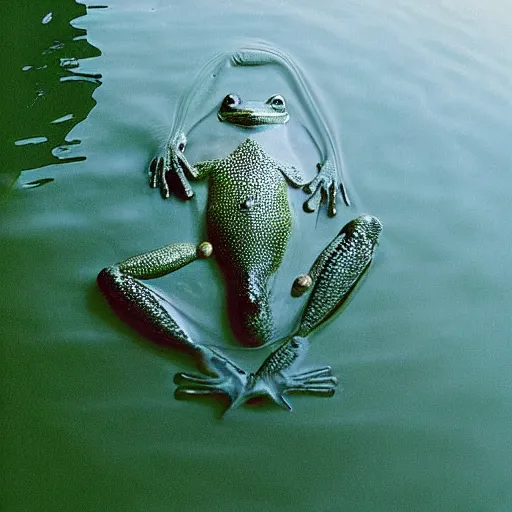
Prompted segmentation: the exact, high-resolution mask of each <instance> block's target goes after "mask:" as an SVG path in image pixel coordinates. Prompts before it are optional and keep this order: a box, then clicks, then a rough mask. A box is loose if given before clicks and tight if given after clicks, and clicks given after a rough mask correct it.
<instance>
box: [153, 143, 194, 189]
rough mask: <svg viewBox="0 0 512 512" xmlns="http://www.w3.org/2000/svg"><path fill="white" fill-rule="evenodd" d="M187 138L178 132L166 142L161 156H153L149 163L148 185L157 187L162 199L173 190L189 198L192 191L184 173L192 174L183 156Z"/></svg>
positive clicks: (192, 169) (190, 167) (192, 171)
mask: <svg viewBox="0 0 512 512" xmlns="http://www.w3.org/2000/svg"><path fill="white" fill-rule="evenodd" d="M186 145H187V138H186V136H185V134H184V133H178V134H176V135H175V136H174V137H172V139H171V140H170V141H169V143H168V144H167V147H166V148H165V152H164V155H163V156H157V157H155V158H153V160H152V161H151V163H150V165H149V186H150V187H151V188H159V189H160V193H161V195H162V198H163V199H168V198H169V197H170V195H171V188H172V189H173V192H175V193H177V194H179V195H181V196H183V197H184V198H185V199H190V198H191V197H193V195H194V191H193V190H192V187H191V186H190V183H189V182H188V179H187V177H186V175H185V174H188V175H189V176H194V175H195V171H194V168H193V167H192V166H191V165H190V164H189V162H188V160H187V157H186V156H185V153H184V151H185V147H186Z"/></svg>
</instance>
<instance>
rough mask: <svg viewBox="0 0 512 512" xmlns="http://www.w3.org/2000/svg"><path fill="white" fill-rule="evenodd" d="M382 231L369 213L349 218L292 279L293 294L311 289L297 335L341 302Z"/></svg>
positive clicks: (365, 266) (361, 272) (305, 332)
mask: <svg viewBox="0 0 512 512" xmlns="http://www.w3.org/2000/svg"><path fill="white" fill-rule="evenodd" d="M381 231H382V224H381V223H380V221H379V220H378V219H377V218H376V217H373V216H371V215H361V216H359V217H357V218H355V219H353V220H351V221H350V222H348V223H347V224H346V225H345V226H344V227H343V228H342V229H341V231H340V232H339V234H338V235H337V236H336V237H335V238H334V240H333V241H332V242H331V243H330V244H329V245H328V246H327V247H326V248H325V249H324V250H323V251H322V253H321V254H320V256H318V258H317V259H316V261H315V262H314V264H313V266H312V267H311V269H310V270H309V272H308V274H304V275H302V276H299V277H298V278H297V279H296V280H295V282H294V286H293V289H292V295H295V296H299V295H302V293H304V292H305V291H306V290H308V289H309V288H311V289H312V291H311V294H310V296H309V299H308V302H307V304H306V307H305V309H304V313H303V314H302V318H301V322H300V327H299V329H298V331H297V334H298V335H299V336H308V335H309V334H310V333H311V332H312V331H313V330H314V329H316V328H317V327H319V326H320V325H322V324H323V323H324V322H325V321H326V320H328V319H329V318H330V317H331V316H332V315H333V314H334V313H335V312H336V311H337V310H338V309H339V308H340V307H341V306H342V305H343V303H344V302H345V301H346V299H347V298H348V296H349V295H350V294H351V292H352V291H353V290H354V288H355V287H356V285H357V283H358V282H359V281H360V279H361V277H362V276H363V275H364V273H365V272H366V270H367V269H368V267H369V266H370V263H371V261H372V259H373V253H374V250H375V247H376V245H377V243H378V239H379V236H380V233H381Z"/></svg>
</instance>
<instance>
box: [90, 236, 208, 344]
mask: <svg viewBox="0 0 512 512" xmlns="http://www.w3.org/2000/svg"><path fill="white" fill-rule="evenodd" d="M212 250H213V249H212V246H211V244H210V243H208V242H203V243H202V244H200V245H198V246H196V245H194V244H186V243H177V244H169V245H166V246H164V247H160V248H159V249H155V250H153V251H150V252H146V253H143V254H139V255H137V256H133V257H131V258H128V259H126V260H124V261H122V262H120V263H117V264H115V265H112V266H110V267H108V268H104V269H103V270H102V271H101V272H100V273H99V274H98V278H97V281H98V286H99V288H100V290H101V291H102V292H103V294H104V295H105V297H106V298H107V300H108V302H109V304H110V306H111V307H112V309H113V310H114V311H115V312H116V313H117V314H118V315H119V316H120V317H121V318H122V319H123V320H125V321H126V322H127V323H129V324H131V325H132V326H133V327H135V328H136V329H137V330H140V331H142V332H143V334H145V335H147V336H148V337H150V338H151V339H152V340H153V341H155V342H156V343H158V344H163V345H170V346H177V347H179V348H182V349H185V350H195V349H196V347H197V344H196V343H195V342H193V341H192V340H191V338H190V337H189V336H188V334H187V333H186V332H185V331H184V329H183V328H182V327H180V326H179V325H178V323H177V322H176V320H174V318H172V316H171V314H170V313H169V312H168V310H167V308H166V307H165V303H168V301H167V300H166V299H164V298H163V297H161V296H159V295H158V294H156V293H155V292H154V291H153V290H151V289H150V288H149V287H148V286H146V285H145V284H144V283H143V282H141V280H142V279H155V278H157V277H161V276H164V275H166V274H169V273H171V272H174V271H176V270H178V269H179V268H181V267H183V266H185V265H188V264H189V263H191V262H192V261H195V260H196V259H198V258H207V257H209V256H210V255H211V254H212Z"/></svg>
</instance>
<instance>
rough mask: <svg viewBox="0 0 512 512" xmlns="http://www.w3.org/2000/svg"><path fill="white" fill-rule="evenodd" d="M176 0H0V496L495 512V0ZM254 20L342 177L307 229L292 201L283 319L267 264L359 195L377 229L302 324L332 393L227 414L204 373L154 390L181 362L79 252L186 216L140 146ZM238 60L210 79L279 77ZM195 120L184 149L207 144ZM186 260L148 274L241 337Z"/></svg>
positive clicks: (105, 254) (501, 342)
mask: <svg viewBox="0 0 512 512" xmlns="http://www.w3.org/2000/svg"><path fill="white" fill-rule="evenodd" d="M172 3H174V4H176V3H177V2H164V1H160V0H154V2H151V3H144V2H135V1H133V0H124V1H120V0H113V1H112V2H110V3H109V4H108V8H102V9H99V8H88V9H86V8H85V6H83V5H80V4H75V3H74V2H72V1H71V0H68V1H60V2H57V1H56V0H53V1H50V0H45V1H44V2H43V1H41V2H32V3H29V2H17V3H16V4H14V3H13V4H12V5H10V4H3V5H2V7H0V12H1V13H2V16H1V17H0V18H1V20H2V21H1V22H0V23H1V24H2V29H3V34H4V36H5V40H6V47H5V48H4V52H3V53H4V57H7V59H5V60H3V61H2V62H3V63H2V72H3V76H4V80H3V85H4V92H3V94H2V112H3V116H2V117H3V124H4V132H3V133H4V136H3V138H2V140H3V144H2V160H0V163H1V165H2V168H1V169H0V171H1V176H2V181H1V183H2V198H3V199H2V203H1V206H0V208H1V216H2V222H1V225H0V247H1V253H0V255H1V263H2V269H3V271H2V276H3V277H2V282H3V286H2V294H1V296H0V314H1V323H0V339H1V347H2V357H1V361H2V362H1V372H0V375H1V379H2V380H1V390H2V391H1V403H2V423H1V435H0V443H1V444H0V453H1V456H0V457H1V459H0V460H1V465H0V468H1V477H2V484H1V491H0V492H1V496H0V503H1V509H2V511H3V510H5V511H6V512H35V511H42V512H60V511H63V512H64V511H66V512H67V511H69V510H79V511H81V512H82V511H87V512H89V511H90V512H93V511H94V512H98V511H109V512H114V511H123V512H132V511H133V512H135V511H137V512H138V511H144V512H146V511H149V512H157V511H158V512H161V511H168V510H169V511H172V510H186V511H199V510H219V511H231V510H233V511H235V510H236V511H240V510H271V511H273V510H276V511H277V510H290V511H303V510H304V511H306V510H319V511H338V510H343V511H351V512H352V511H357V512H359V511H372V512H374V511H378V512H380V511H383V512H388V511H389V512H391V511H393V512H395V511H399V512H402V511H415V512H416V511H429V512H430V511H443V512H444V511H446V512H448V511H449V512H453V511H460V512H473V511H485V512H487V511H493V512H494V511H499V512H502V511H503V512H508V511H509V510H511V508H512V492H511V488H512V486H511V483H512V469H511V468H512V439H511V434H510V424H511V420H512V377H511V370H510V369H511V367H512V348H511V341H510V333H511V327H512V320H511V315H510V291H509V290H510V285H511V283H512V265H511V263H512V261H511V257H510V250H509V249H507V247H508V240H509V239H510V238H511V235H512V227H511V226H512V224H511V222H510V212H511V209H510V191H511V190H512V187H511V185H512V179H511V177H510V169H511V167H512V150H511V149H510V148H511V146H510V140H511V136H512V102H511V100H510V84H511V81H512V72H511V71H510V70H511V69H512V51H511V50H510V48H512V45H511V36H510V34H511V33H512V22H511V21H510V20H511V19H512V18H511V13H512V5H511V4H510V2H508V1H507V2H505V1H498V0H491V1H490V2H487V3H486V4H485V5H484V4H483V3H482V2H476V1H473V0H469V1H464V2H463V1H462V0H446V1H441V0H435V1H433V2H430V3H428V5H427V4H425V3H424V2H413V1H412V0H391V1H390V2H386V3H383V2H379V1H378V0H363V1H358V2H355V1H347V2H323V1H319V2H315V3H314V4H311V3H309V2H306V1H305V0H303V1H299V2H287V1H283V2H270V1H260V2H253V1H250V0H239V1H237V2H220V3H217V4H209V3H207V2H201V1H190V2H181V3H180V4H179V6H176V5H169V4H172ZM50 12H51V13H52V17H51V20H49V21H48V17H46V19H45V15H47V14H48V13H50ZM43 19H45V21H47V23H42V21H43ZM71 20H74V21H71ZM253 40H265V41H268V42H271V43H272V44H274V45H275V46H277V47H280V48H282V49H284V50H286V51H287V52H288V53H290V54H291V55H292V56H293V57H294V58H295V60H296V61H297V62H298V63H299V65H300V67H301V68H302V70H303V72H304V74H305V75H306V77H307V78H308V80H309V81H310V82H311V83H312V84H313V85H314V92H315V94H316V96H317V97H318V98H319V99H320V102H321V104H322V106H323V108H324V109H325V110H326V112H328V117H329V122H330V124H331V125H332V126H333V127H335V130H336V134H337V137H338V138H339V141H340V142H341V145H342V148H343V152H344V155H343V156H344V160H345V163H346V176H347V186H348V191H349V193H350V194H351V197H352V200H353V202H354V206H353V207H351V208H350V209H347V208H344V209H343V208H341V206H340V212H339V215H338V217H337V218H336V219H335V220H332V221H331V220H329V219H326V218H324V217H322V216H321V217H320V218H319V219H318V226H317V229H316V230H314V231H313V228H314V225H315V222H316V219H314V220H313V221H311V219H309V220H308V219H303V217H302V216H301V215H300V214H297V219H296V220H297V226H298V233H297V239H296V243H297V244H300V243H301V242H306V243H305V244H304V245H305V248H304V249H303V250H302V251H301V250H300V249H298V248H297V246H296V247H295V249H292V257H291V261H290V262H289V264H287V266H286V268H285V269H284V270H283V272H282V273H281V274H280V275H279V276H278V278H277V279H276V282H275V284H274V292H275V296H276V297H277V298H276V300H275V304H274V305H275V307H276V311H277V317H278V328H279V329H281V330H282V331H283V332H284V331H286V329H287V326H289V325H290V324H292V323H293V320H294V315H296V306H295V303H292V301H291V299H289V298H287V289H285V287H286V286H288V284H289V283H290V282H291V278H292V277H293V276H294V275H295V274H296V270H298V269H299V268H300V267H302V268H303V269H304V268H307V266H308V265H309V264H310V263H311V261H312V258H314V254H315V251H317V250H318V244H320V246H321V245H322V244H323V243H324V242H325V240H326V239H327V238H328V237H329V236H331V234H332V233H334V232H336V231H337V230H338V228H339V227H340V226H341V225H342V224H344V223H345V222H346V221H347V220H348V219H350V218H353V217H355V216H356V215H358V214H359V213H361V212H368V213H371V214H373V215H376V216H378V217H379V218H380V219H381V220H382V222H383V224H384V232H383V237H382V241H381V244H380V246H379V248H378V252H377V256H376V259H375V263H374V265H373V267H372V268H371V270H370V273H369V275H368V277H367V278H366V279H365V281H364V283H363V285H362V286H361V287H360V289H359V290H358V291H357V294H356V295H355V296H354V298H353V299H352V301H351V302H350V303H349V304H348V306H347V307H346V309H345V310H344V311H343V312H342V314H341V315H340V316H338V317H337V318H336V319H335V320H334V321H333V322H331V323H329V324H328V325H327V326H326V327H325V328H323V329H322V330H321V331H319V332H318V333H317V334H316V335H315V336H314V337H312V339H311V341H312V349H311V352H310V355H309V358H310V361H311V362H312V363H314V364H330V365H331V366H332V368H333V372H334V373H335V375H337V376H338V378H339V379H340V382H341V384H340V390H339V392H338V393H337V394H336V396H335V397H334V398H331V399H321V398H316V397H306V396H304V397H302V396H294V397H292V399H291V400H292V403H293V405H294V411H293V412H292V413H286V412H284V411H282V410H280V409H277V408H276V407H274V406H271V405H262V406H246V407H244V408H242V409H240V410H238V411H236V413H235V414H233V415H232V416H231V417H229V418H226V419H224V420H221V419H219V415H220V412H221V410H222V404H220V403H218V402H215V401H214V400H196V401H176V400H175V399H174V398H173V391H174V384H173V382H172V379H173V375H174V374H175V373H176V372H180V371H191V370H193V369H194V364H193V362H192V361H191V360H190V359H188V358H187V357H186V356H184V355H181V354H176V353H172V352H171V353H165V352H162V351H158V350H156V349H154V348H153V347H152V346H151V345H149V344H148V343H146V342H145V341H144V340H143V339H142V338H141V337H139V336H138V335H137V334H135V333H134V332H133V331H131V330H130V329H129V328H128V327H126V326H124V325H123V324H122V323H121V322H120V321H119V320H117V318H116V317H115V316H114V315H113V314H112V313H111V312H110V311H109V309H108V307H107V306H106V304H105V302H104V300H103V298H102V297H101V295H100V294H99V292H98V291H97V290H96V286H95V276H96V274H97V273H98V271H99V270H100V269H101V268H102V267H104V266H106V265H108V264H111V263H113V262H116V261H119V260H121V259H123V258H125V257H128V256H131V255H133V254H136V253H139V252H141V251H145V250H148V249H152V248H155V247H158V246H160V245H163V244H165V243H168V242H172V241H192V242H194V241H196V240H198V239H199V238H201V235H202V232H203V227H204V226H203V224H202V222H201V218H202V217H201V213H202V211H203V205H202V203H201V201H203V200H204V196H205V190H204V187H201V186H199V187H198V188H197V200H196V201H195V202H193V203H187V204H182V203H179V202H178V201H177V200H172V201H169V202H164V201H162V200H161V199H160V197H159V194H158V193H157V192H156V191H152V190H150V189H149V188H148V187H147V186H146V176H145V174H144V170H145V168H146V166H147V163H148V162H149V160H150V159H151V158H152V156H153V155H154V154H155V152H156V151H157V150H158V148H159V147H160V146H161V144H162V143H163V141H165V138H166V135H167V130H168V128H169V126H170V124H171V122H172V116H173V112H174V108H175V106H176V102H177V100H178V98H179V95H180V94H181V93H182V91H183V90H184V89H185V88H186V87H187V86H188V84H190V81H191V80H192V78H193V76H194V75H195V73H196V72H197V71H198V69H199V67H200V66H201V64H202V63H203V62H204V61H205V60H206V59H207V58H208V57H209V56H211V55H212V54H213V53H215V52H216V51H224V50H231V49H235V48H237V47H239V46H240V45H241V44H244V43H247V42H251V41H253ZM52 47H53V48H52ZM61 58H66V59H69V58H76V59H79V64H80V66H79V68H74V69H73V70H66V69H63V68H62V67H61V66H60V65H59V63H60V59H61ZM4 62H5V63H4ZM27 66H31V67H30V68H27ZM23 68H25V70H23ZM258 72H259V73H263V75H256V74H254V75H251V78H250V79H245V81H244V75H242V74H240V75H237V76H236V77H233V83H232V84H226V87H229V86H232V87H234V88H235V89H236V92H239V93H240V94H242V95H244V94H245V96H247V97H254V98H255V99H261V98H263V99H265V98H267V97H268V95H270V94H271V93H275V92H282V91H283V90H284V93H286V92H287V91H286V87H287V85H286V83H285V82H284V81H283V80H282V77H279V76H274V74H273V73H271V72H270V71H268V73H269V74H268V76H267V75H266V74H265V73H267V71H266V70H258ZM77 73H80V74H77ZM69 77H71V78H69ZM100 82H101V85H100ZM244 87H245V89H244ZM240 89H244V90H240ZM227 92H234V91H232V90H231V88H230V90H225V91H222V94H225V93H227ZM219 99H220V98H219ZM289 103H290V102H289ZM291 103H292V104H291V106H290V108H291V109H293V101H292V102H291ZM52 121H59V122H52ZM208 130H210V131H208ZM214 130H215V128H213V129H209V128H208V127H207V128H205V129H204V130H203V132H198V133H197V138H196V139H195V141H194V143H193V144H192V145H191V147H190V150H191V155H192V154H195V155H197V156H200V155H202V154H203V152H204V154H207V153H208V150H209V147H210V146H209V145H210V139H209V138H208V137H214V135H215V131H214ZM277 149H279V146H277ZM192 152H195V153H192ZM21 171H23V172H21ZM20 172H21V174H20ZM18 175H19V177H18ZM16 178H17V181H16V182H15V184H14V186H12V188H11V183H12V182H13V181H14V180H16ZM46 179H53V181H48V182H46V183H45V184H44V185H42V186H39V187H33V186H30V185H28V184H29V183H30V182H34V181H36V180H46ZM294 197H295V199H294V200H297V196H294ZM299 213H300V212H299ZM308 227H309V230H308V229H306V228H308ZM298 254H299V255H301V258H298V257H296V256H297V255H298ZM300 259H303V260H304V261H299V260H300ZM204 263H205V264H204V265H202V264H199V263H198V264H197V265H191V266H189V267H187V268H185V269H183V270H182V271H180V272H179V273H176V274H175V275H173V276H170V277H166V278H164V279H163V280H162V281H161V282H160V283H158V286H159V287H161V289H162V290H166V291H168V293H169V294H171V295H172V296H173V299H174V301H175V303H176V305H177V307H178V309H179V311H180V312H181V313H182V316H183V321H184V322H186V323H187V325H188V326H189V328H190V330H191V331H192V333H193V335H194V336H196V337H201V339H204V340H205V341H208V342H210V343H217V344H219V345H223V344H226V346H228V347H231V349H230V354H231V355H232V356H233V357H235V358H240V360H241V361H243V360H244V358H247V360H248V361H249V360H250V357H249V356H247V355H245V354H244V353H241V352H239V351H238V352H237V351H236V344H235V342H234V341H233V340H232V338H231V337H230V335H229V331H228V329H227V319H226V313H225V307H224V288H223V283H222V280H221V277H220V276H219V273H218V270H217V269H216V267H215V265H214V264H213V262H212V263H211V264H210V262H208V263H206V262H204ZM281 285H282V286H281ZM294 307H295V309H293V308H294ZM251 357H252V358H253V359H254V361H252V363H255V364H256V366H257V365H258V362H261V358H262V357H263V354H262V355H251ZM248 364H251V361H249V363H248Z"/></svg>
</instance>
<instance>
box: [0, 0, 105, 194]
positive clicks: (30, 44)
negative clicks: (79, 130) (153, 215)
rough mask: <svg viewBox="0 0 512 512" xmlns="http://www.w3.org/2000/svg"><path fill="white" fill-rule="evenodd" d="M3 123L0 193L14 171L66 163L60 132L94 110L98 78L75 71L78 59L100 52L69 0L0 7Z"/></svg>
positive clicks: (66, 142)
mask: <svg viewBox="0 0 512 512" xmlns="http://www.w3.org/2000/svg"><path fill="white" fill-rule="evenodd" d="M0 9H1V14H2V33H3V37H2V40H3V41H4V42H5V46H4V59H2V60H3V64H2V76H3V80H2V82H3V94H2V97H3V98H4V101H3V116H2V117H3V121H4V123H5V131H4V133H5V135H6V137H4V140H3V147H2V156H1V160H0V197H4V196H5V195H6V194H7V192H8V190H9V189H10V187H11V185H12V184H13V183H14V181H15V180H16V179H17V177H18V176H19V174H20V172H21V171H23V170H27V169H33V168H38V167H42V166H44V165H50V164H55V163H59V162H66V161H67V160H68V159H67V158H66V153H67V151H68V150H69V145H74V144H79V143H80V141H79V140H71V139H68V138H67V137H66V136H67V134H68V133H69V132H70V131H71V129H72V127H73V126H75V125H76V124H77V123H79V122H81V121H82V120H83V119H85V118H86V117H87V115H88V113H89V112H90V110H91V109H92V108H93V107H94V105H95V101H94V99H93V98H92V93H93V92H94V89H95V88H96V87H97V86H98V85H99V84H100V79H101V75H99V74H97V73H96V74H95V73H92V74H91V73H87V74H81V73H80V61H81V60H83V59H92V58H94V57H97V56H99V55H100V52H99V50H98V49H97V48H95V47H94V46H92V45H91V44H90V43H89V42H88V41H87V33H86V31H85V30H84V29H80V28H76V27H75V26H73V24H72V22H73V20H74V19H76V18H79V17H81V16H84V15H85V14H86V7H85V5H82V4H79V3H76V2H74V1H71V0H70V1H67V2H55V1H52V0H50V1H48V0H43V1H41V2H36V3H34V2H30V1H23V0H22V1H20V2H9V3H4V4H3V5H2V7H1V8H0Z"/></svg>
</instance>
